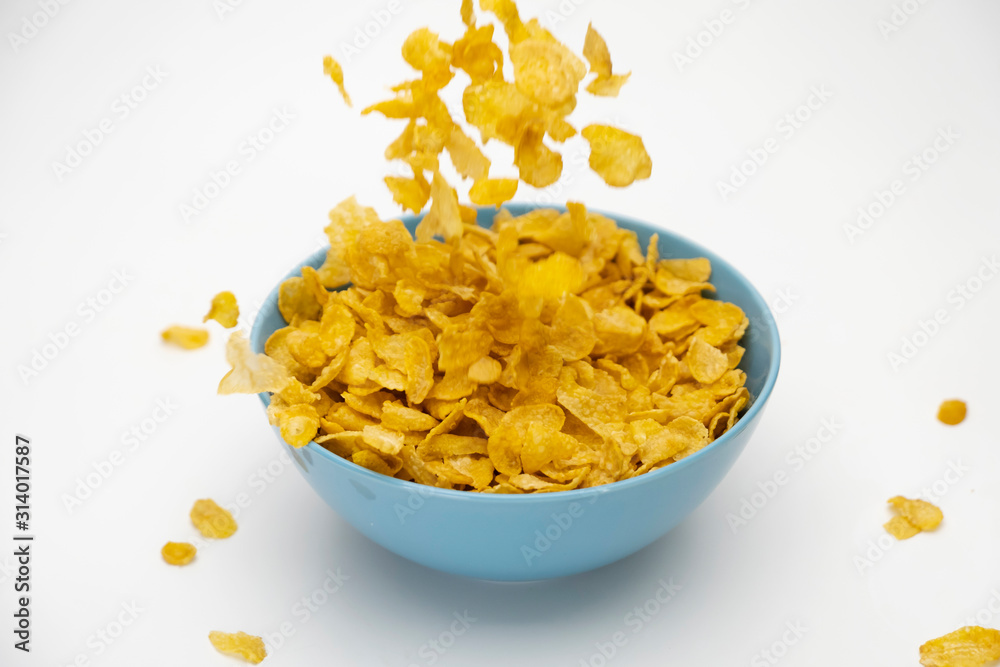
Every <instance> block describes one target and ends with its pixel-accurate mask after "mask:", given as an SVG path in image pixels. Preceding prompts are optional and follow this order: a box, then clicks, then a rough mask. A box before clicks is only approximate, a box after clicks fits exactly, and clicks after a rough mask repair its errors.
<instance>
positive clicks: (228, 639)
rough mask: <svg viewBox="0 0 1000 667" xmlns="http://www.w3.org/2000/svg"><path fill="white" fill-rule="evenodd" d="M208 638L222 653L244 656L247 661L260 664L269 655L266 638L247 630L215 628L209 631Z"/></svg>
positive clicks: (238, 656)
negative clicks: (225, 630) (265, 644)
mask: <svg viewBox="0 0 1000 667" xmlns="http://www.w3.org/2000/svg"><path fill="white" fill-rule="evenodd" d="M208 640H209V641H210V642H212V646H214V647H215V648H216V649H217V650H218V651H220V652H221V653H225V654H226V655H232V656H235V657H237V658H243V659H244V660H246V661H247V662H250V663H253V664H255V665H256V664H259V663H260V662H261V661H262V660H264V658H266V657H267V648H266V647H265V646H264V640H263V639H261V638H260V637H255V636H254V635H248V634H246V633H245V632H235V633H229V632H219V631H217V630H213V631H212V632H210V633H208Z"/></svg>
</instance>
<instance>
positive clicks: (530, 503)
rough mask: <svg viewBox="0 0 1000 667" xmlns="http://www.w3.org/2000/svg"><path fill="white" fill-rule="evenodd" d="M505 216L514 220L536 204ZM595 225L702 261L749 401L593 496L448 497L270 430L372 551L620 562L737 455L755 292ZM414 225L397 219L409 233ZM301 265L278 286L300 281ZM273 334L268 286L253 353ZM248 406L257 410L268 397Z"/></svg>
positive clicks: (648, 230)
mask: <svg viewBox="0 0 1000 667" xmlns="http://www.w3.org/2000/svg"><path fill="white" fill-rule="evenodd" d="M506 208H507V209H508V210H509V211H510V212H511V213H513V214H514V215H515V216H516V215H521V214H523V213H525V212H527V211H529V210H531V209H533V208H536V206H533V205H528V204H510V205H508V206H507V207H506ZM553 208H559V209H560V210H564V209H562V207H553ZM494 212H495V211H494V209H493V208H483V209H480V211H479V224H481V225H484V226H488V225H489V224H491V222H492V219H493V214H494ZM605 215H607V216H608V217H610V218H612V219H614V220H616V221H617V222H618V224H619V226H621V227H624V228H626V229H631V230H633V231H634V232H636V234H638V237H639V242H640V243H641V244H642V246H643V247H645V245H646V244H647V243H648V242H649V237H650V235H651V234H653V233H654V232H655V233H658V234H659V235H660V240H659V246H660V256H661V257H666V258H669V257H707V258H708V259H709V260H711V262H712V283H713V284H714V285H715V287H716V290H717V292H716V296H717V297H718V298H719V299H721V300H724V301H729V302H732V303H735V304H736V305H738V306H739V307H740V308H742V309H743V311H744V312H745V313H746V314H747V317H748V318H749V319H750V328H749V329H748V331H747V335H746V336H745V337H744V339H743V341H744V342H743V344H744V345H745V346H746V353H745V355H744V356H743V360H742V362H741V364H740V367H741V368H742V369H743V370H744V371H745V372H746V374H747V384H746V386H747V388H748V389H749V390H750V396H751V399H750V405H749V407H748V408H747V410H746V411H745V413H744V414H743V416H742V417H741V418H740V420H739V421H738V422H737V423H736V425H735V426H734V427H733V428H732V429H731V430H730V431H729V432H727V433H726V434H724V435H723V436H722V437H720V438H719V439H718V440H716V441H715V442H713V443H712V444H710V445H709V446H708V447H705V448H704V449H702V450H701V451H700V452H698V453H696V454H694V455H692V456H689V457H687V458H685V459H683V460H681V461H679V462H677V463H673V464H671V465H669V466H666V467H665V468H661V469H659V470H656V471H654V472H651V473H648V474H645V475H640V476H638V477H634V478H632V479H629V480H624V481H620V482H615V483H612V484H607V485H604V486H600V487H595V488H589V489H578V490H574V491H560V492H557V493H541V494H526V495H494V494H483V493H475V492H467V491H453V490H450V489H438V488H433V487H429V486H424V485H421V484H416V483H414V482H407V481H403V480H399V479H395V478H392V477H386V476H385V475H380V474H378V473H375V472H372V471H370V470H367V469H365V468H362V467H361V466H358V465H356V464H354V463H352V462H351V461H348V460H346V459H343V458H341V457H339V456H337V455H336V454H333V453H332V452H329V451H327V450H326V449H324V448H323V447H321V446H319V445H317V444H316V443H314V442H313V443H309V444H308V445H307V446H306V447H303V448H302V449H294V448H292V447H289V446H288V445H287V444H285V442H284V441H283V440H282V439H281V435H280V433H279V432H278V430H277V429H274V430H275V433H276V435H277V437H278V441H279V442H280V443H281V446H282V447H286V448H287V449H288V452H289V455H290V456H292V458H293V459H294V460H295V462H296V464H297V467H298V469H299V472H301V473H302V476H303V477H305V478H306V481H307V482H309V484H310V485H311V486H312V487H313V489H314V490H315V491H316V493H318V494H319V495H320V497H321V498H323V500H324V501H326V503H327V504H328V505H329V506H330V507H332V508H333V509H334V510H335V511H336V512H337V513H338V514H339V515H340V516H342V517H343V518H344V519H346V520H347V521H348V522H349V523H350V524H351V525H353V526H354V527H355V528H356V529H358V530H359V531H360V532H362V533H363V534H364V535H366V536H367V537H368V538H370V539H371V540H373V541H374V542H377V543H378V544H380V545H382V546H383V547H385V548H386V549H388V550H389V551H392V552H393V553H396V554H398V555H400V556H402V557H403V558H407V559H409V560H412V561H414V562H417V563H420V564H422V565H426V566H427V567H431V568H434V569H436V570H441V571H444V572H450V573H453V574H459V575H464V576H467V577H477V578H480V579H490V580H494V581H531V580H537V579H549V578H552V577H562V576H567V575H571V574H577V573H579V572H586V571H587V570H592V569H594V568H598V567H601V566H602V565H607V564H609V563H613V562H615V561H617V560H619V559H621V558H625V557H626V556H629V555H631V554H633V553H635V552H636V551H638V550H639V549H642V548H643V547H645V546H647V545H649V544H650V543H652V542H654V541H655V540H657V539H658V538H660V537H662V536H663V535H665V534H666V533H667V532H668V531H669V530H670V529H672V528H673V527H674V526H676V525H677V524H678V523H680V522H681V520H683V519H684V518H685V517H686V516H687V515H688V514H690V513H691V512H692V511H693V510H694V509H695V508H696V507H698V505H700V504H701V503H702V501H704V500H705V498H707V497H708V495H709V494H710V493H711V492H712V490H713V489H714V488H715V487H716V486H717V485H718V484H719V482H721V481H722V478H723V477H725V475H726V473H727V472H728V471H729V469H730V468H731V467H732V465H733V463H734V462H735V461H736V457H737V456H739V455H740V452H742V451H743V448H744V447H746V444H747V442H748V441H749V440H750V436H751V435H752V434H753V432H754V429H755V428H756V427H757V424H758V422H759V421H760V417H761V415H762V414H763V412H764V405H765V403H766V402H767V399H768V397H769V396H770V395H771V390H772V389H773V388H774V382H775V380H776V379H777V377H778V365H779V358H780V349H779V341H778V329H777V325H776V324H775V322H774V318H773V317H772V316H771V313H770V311H769V310H768V307H767V304H766V303H765V302H764V299H763V298H761V296H760V294H759V293H758V292H757V290H755V289H754V287H753V286H752V285H751V284H750V282H749V281H748V280H747V279H746V278H744V277H743V276H742V275H740V273H739V272H738V271H736V269H734V268H733V267H732V266H730V265H729V264H728V263H727V262H725V261H724V260H723V259H721V258H719V257H717V256H716V255H715V254H713V253H712V252H710V251H708V250H706V249H705V248H702V247H701V246H699V245H697V244H695V243H692V242H691V241H688V240H687V239H684V238H681V237H679V236H676V235H674V234H671V233H670V232H667V231H664V230H662V229H657V228H655V227H653V226H652V225H649V224H647V223H644V222H639V221H636V220H631V219H629V218H625V217H622V216H619V215H613V214H607V213H605ZM419 220H420V219H419V218H418V217H415V216H406V217H404V218H403V222H404V223H405V224H406V227H407V228H408V229H409V230H410V231H411V232H412V231H413V229H414V227H415V226H416V224H417V222H419ZM325 256H326V251H325V250H324V251H320V252H317V253H316V254H314V255H313V256H312V257H310V258H309V259H307V260H306V261H305V262H303V264H302V265H301V266H305V265H309V266H313V267H319V266H320V265H321V264H322V263H323V260H324V257H325ZM301 266H299V267H296V269H295V270H294V271H292V272H291V273H290V274H289V276H293V275H300V273H299V272H300V270H301ZM283 326H285V321H284V320H283V319H282V317H281V314H280V313H279V312H278V288H275V289H274V291H273V292H271V294H270V296H269V297H268V299H267V301H266V302H265V303H264V305H263V307H262V308H261V310H260V313H259V314H258V315H257V319H256V321H255V322H254V326H253V331H252V332H251V336H250V339H251V346H252V347H253V349H254V351H255V352H263V351H264V343H265V341H267V338H268V337H269V336H270V335H271V333H273V332H274V331H275V330H276V329H279V328H281V327H283ZM260 398H261V400H262V401H263V402H264V405H265V406H266V405H267V404H268V402H269V395H268V394H260Z"/></svg>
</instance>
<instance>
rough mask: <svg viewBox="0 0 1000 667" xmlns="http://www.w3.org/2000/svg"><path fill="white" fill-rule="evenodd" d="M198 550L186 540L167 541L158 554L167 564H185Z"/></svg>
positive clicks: (191, 559) (192, 558)
mask: <svg viewBox="0 0 1000 667" xmlns="http://www.w3.org/2000/svg"><path fill="white" fill-rule="evenodd" d="M197 552H198V550H197V549H196V548H195V547H194V545H193V544H188V543H187V542H167V543H166V544H164V545H163V548H162V549H161V550H160V555H161V556H163V560H165V561H166V562H167V564H168V565H187V564H188V563H190V562H191V561H193V560H194V556H195V554H196V553H197Z"/></svg>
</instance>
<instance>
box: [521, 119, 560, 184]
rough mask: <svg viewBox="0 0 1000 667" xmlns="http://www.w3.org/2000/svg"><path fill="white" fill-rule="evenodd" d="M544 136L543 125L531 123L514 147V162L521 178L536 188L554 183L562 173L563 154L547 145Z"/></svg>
mask: <svg viewBox="0 0 1000 667" xmlns="http://www.w3.org/2000/svg"><path fill="white" fill-rule="evenodd" d="M544 136H545V131H544V128H543V127H542V126H541V125H539V124H533V125H529V126H528V127H526V128H525V129H524V132H523V133H522V134H521V138H520V139H519V140H518V142H517V145H516V146H515V147H514V164H516V165H517V168H518V173H519V174H520V177H521V180H522V181H524V182H525V183H527V184H528V185H532V186H534V187H536V188H544V187H547V186H549V185H552V184H553V183H555V182H556V181H558V180H559V176H560V174H562V167H563V162H562V156H561V155H560V154H559V153H556V152H555V151H553V150H552V149H551V148H549V147H548V146H546V145H545V143H544V142H543V141H542V139H543V137H544Z"/></svg>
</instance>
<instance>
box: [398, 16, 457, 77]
mask: <svg viewBox="0 0 1000 667" xmlns="http://www.w3.org/2000/svg"><path fill="white" fill-rule="evenodd" d="M403 60H405V61H406V62H407V63H408V64H409V65H410V66H411V67H413V69H416V70H419V71H420V72H421V73H422V74H423V79H424V81H426V82H427V83H428V85H430V86H431V87H432V88H435V89H436V88H441V87H442V86H444V85H446V84H447V83H448V82H449V81H451V77H452V73H451V45H450V44H447V43H445V42H442V41H441V40H440V39H438V36H437V34H436V33H433V32H431V31H430V30H428V29H427V28H419V29H417V30H414V31H413V32H412V33H410V36H409V37H407V38H406V41H405V42H403Z"/></svg>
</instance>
